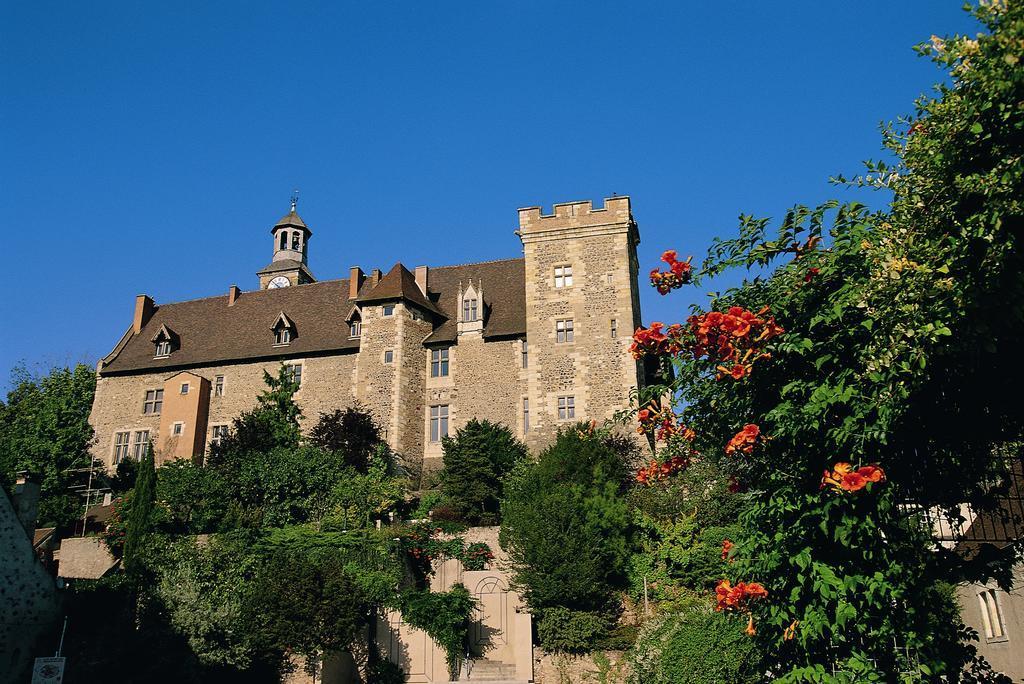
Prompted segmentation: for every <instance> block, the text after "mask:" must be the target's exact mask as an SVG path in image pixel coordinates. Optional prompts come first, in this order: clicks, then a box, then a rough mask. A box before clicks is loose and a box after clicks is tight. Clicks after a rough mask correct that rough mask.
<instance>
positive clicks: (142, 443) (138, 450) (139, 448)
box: [132, 430, 149, 461]
mask: <svg viewBox="0 0 1024 684" xmlns="http://www.w3.org/2000/svg"><path fill="white" fill-rule="evenodd" d="M148 446H149V430H139V431H138V432H136V433H135V441H134V442H133V443H132V458H134V459H135V460H136V461H141V460H142V457H143V456H145V455H146V448H147V447H148Z"/></svg>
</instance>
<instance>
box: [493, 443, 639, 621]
mask: <svg viewBox="0 0 1024 684" xmlns="http://www.w3.org/2000/svg"><path fill="white" fill-rule="evenodd" d="M624 478H625V469H624V467H623V465H622V463H621V461H620V460H619V458H618V456H617V455H616V453H615V452H614V451H612V450H611V449H610V448H609V447H608V446H607V445H605V444H604V443H603V442H602V440H601V439H600V438H599V437H597V436H595V435H591V434H585V433H584V432H582V431H580V430H578V429H576V428H572V429H568V430H565V431H561V432H560V433H559V434H558V435H557V437H556V440H555V443H554V444H553V445H551V446H550V447H549V448H548V449H547V450H545V451H544V452H543V453H542V454H541V456H540V460H539V461H537V462H536V463H526V464H522V465H521V466H520V467H519V468H518V469H517V470H516V471H515V472H514V473H513V474H512V476H510V478H509V479H508V481H507V483H506V496H505V499H504V500H503V502H502V510H503V521H502V529H501V538H502V547H503V548H505V549H506V550H507V551H508V552H509V558H510V561H511V565H512V569H513V573H514V577H515V582H516V584H517V585H518V586H519V587H520V588H521V589H522V591H523V596H524V598H525V600H526V602H527V604H528V605H529V606H530V607H531V608H533V609H534V610H537V611H538V612H543V611H544V610H545V609H549V608H552V607H556V606H559V607H564V608H567V609H570V610H573V611H583V612H594V613H597V612H602V613H603V612H607V611H609V610H613V611H614V608H611V609H610V606H614V604H615V603H616V602H617V597H616V596H615V592H616V591H617V590H618V589H619V588H621V587H622V585H623V583H624V574H625V568H626V563H627V560H628V557H629V543H628V529H629V520H628V510H627V505H626V501H625V499H624V498H623V496H622V494H621V488H622V483H623V481H624Z"/></svg>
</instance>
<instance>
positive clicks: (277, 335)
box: [274, 328, 292, 344]
mask: <svg viewBox="0 0 1024 684" xmlns="http://www.w3.org/2000/svg"><path fill="white" fill-rule="evenodd" d="M291 341H292V331H291V328H278V329H277V330H275V331H274V344H291Z"/></svg>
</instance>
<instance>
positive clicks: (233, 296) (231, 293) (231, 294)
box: [228, 285, 242, 306]
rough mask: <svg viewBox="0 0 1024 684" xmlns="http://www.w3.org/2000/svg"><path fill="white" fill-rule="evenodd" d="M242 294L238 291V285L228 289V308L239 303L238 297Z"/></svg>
mask: <svg viewBox="0 0 1024 684" xmlns="http://www.w3.org/2000/svg"><path fill="white" fill-rule="evenodd" d="M240 294H242V291H241V290H239V289H238V286H237V285H232V286H231V287H229V288H228V306H234V305H235V302H237V301H238V296H239V295H240Z"/></svg>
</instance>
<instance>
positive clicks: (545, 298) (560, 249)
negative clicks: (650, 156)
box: [518, 197, 642, 448]
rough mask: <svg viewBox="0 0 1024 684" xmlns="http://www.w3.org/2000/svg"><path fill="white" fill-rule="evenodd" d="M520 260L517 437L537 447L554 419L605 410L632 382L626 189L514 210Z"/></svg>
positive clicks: (635, 369)
mask: <svg viewBox="0 0 1024 684" xmlns="http://www.w3.org/2000/svg"><path fill="white" fill-rule="evenodd" d="M518 234H519V237H520V239H521V240H522V242H523V251H524V253H525V269H526V292H525V296H526V340H527V359H528V360H527V368H526V375H527V383H526V385H527V396H526V397H524V398H523V399H524V402H525V403H524V406H525V405H528V406H529V411H530V431H529V434H527V443H528V444H529V445H530V446H531V448H538V447H540V446H542V445H543V444H544V443H546V442H547V441H548V440H550V438H551V437H552V436H553V434H554V433H555V431H556V430H557V429H558V427H560V426H564V425H569V424H572V423H573V422H574V421H576V420H579V419H582V418H584V417H585V418H587V419H592V420H597V421H598V422H600V421H602V420H605V419H607V418H611V417H612V416H613V415H614V414H615V413H616V412H617V411H619V410H621V409H624V408H626V407H627V406H628V405H629V399H628V398H629V396H630V392H631V391H632V390H633V389H635V388H636V387H637V386H638V385H639V384H640V382H641V377H642V376H641V373H640V367H639V365H638V364H637V362H635V361H634V360H633V358H632V357H631V356H630V354H629V351H628V349H629V344H630V339H631V335H632V332H633V330H634V329H635V328H636V327H637V326H638V325H639V324H640V295H639V292H638V290H637V271H638V263H637V255H636V247H637V245H638V244H639V243H640V233H639V230H638V229H637V225H636V221H634V219H633V215H632V212H631V211H630V201H629V197H611V198H608V199H606V200H605V202H604V207H602V208H595V207H593V206H592V204H591V202H590V201H581V202H566V203H563V204H556V205H554V208H553V212H552V213H551V214H542V213H541V209H540V207H529V208H525V209H520V210H519V231H518Z"/></svg>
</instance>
